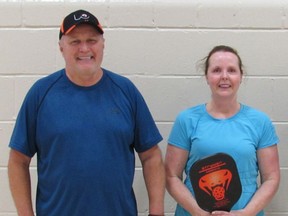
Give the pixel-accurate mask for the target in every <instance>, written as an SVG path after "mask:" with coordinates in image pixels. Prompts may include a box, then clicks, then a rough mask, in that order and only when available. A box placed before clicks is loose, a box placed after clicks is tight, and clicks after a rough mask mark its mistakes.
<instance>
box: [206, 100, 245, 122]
mask: <svg viewBox="0 0 288 216" xmlns="http://www.w3.org/2000/svg"><path fill="white" fill-rule="evenodd" d="M240 107H241V105H240V103H239V102H238V101H236V100H235V101H229V102H227V101H221V102H217V101H214V100H211V101H210V102H208V103H207V104H206V110H207V112H208V113H209V114H210V115H211V116H213V117H215V118H224V119H225V118H229V117H231V116H233V115H235V114H236V113H237V112H239V110H240Z"/></svg>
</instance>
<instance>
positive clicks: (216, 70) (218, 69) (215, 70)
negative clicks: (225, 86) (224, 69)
mask: <svg viewBox="0 0 288 216" xmlns="http://www.w3.org/2000/svg"><path fill="white" fill-rule="evenodd" d="M219 72H221V70H220V68H215V69H214V70H213V73H219Z"/></svg>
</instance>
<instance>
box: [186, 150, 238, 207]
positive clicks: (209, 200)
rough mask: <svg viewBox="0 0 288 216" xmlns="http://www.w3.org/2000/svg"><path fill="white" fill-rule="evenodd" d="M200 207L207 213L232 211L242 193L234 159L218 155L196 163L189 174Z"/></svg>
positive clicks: (221, 154) (226, 155)
mask: <svg viewBox="0 0 288 216" xmlns="http://www.w3.org/2000/svg"><path fill="white" fill-rule="evenodd" d="M189 176H190V181H191V184H192V187H193V190H194V193H195V199H196V201H197V203H198V205H199V206H200V207H201V208H202V209H203V210H205V211H208V212H212V211H215V210H221V211H228V212H229V211H230V210H231V208H232V207H233V205H234V204H235V203H236V202H237V201H238V199H239V198H240V196H241V193H242V186H241V181H240V178H239V174H238V170H237V166H236V163H235V161H234V159H233V158H232V157H231V156H230V155H228V154H225V153H217V154H214V155H211V156H208V157H205V158H203V159H200V160H198V161H196V162H195V163H194V164H193V165H192V167H191V169H190V172H189Z"/></svg>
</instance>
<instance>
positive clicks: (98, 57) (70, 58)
mask: <svg viewBox="0 0 288 216" xmlns="http://www.w3.org/2000/svg"><path fill="white" fill-rule="evenodd" d="M59 47H60V51H61V53H62V55H63V57H64V60H65V63H66V73H67V75H68V76H69V77H70V78H72V81H73V79H74V78H75V79H76V80H77V79H79V78H80V79H81V78H83V77H86V78H87V77H91V78H93V77H94V78H95V77H97V74H98V76H99V74H101V71H102V70H101V63H102V60H103V50H104V38H103V35H101V34H100V33H99V32H98V31H97V30H96V29H95V28H94V27H93V26H91V25H89V24H81V25H79V26H77V27H75V28H74V29H73V30H72V31H71V32H70V33H69V34H67V35H63V36H62V38H61V40H60V41H59Z"/></svg>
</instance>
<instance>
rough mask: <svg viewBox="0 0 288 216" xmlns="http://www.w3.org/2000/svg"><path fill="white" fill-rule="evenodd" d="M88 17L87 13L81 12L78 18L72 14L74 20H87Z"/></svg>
mask: <svg viewBox="0 0 288 216" xmlns="http://www.w3.org/2000/svg"><path fill="white" fill-rule="evenodd" d="M89 18H90V17H89V16H88V15H87V14H82V15H81V16H80V17H79V18H77V17H76V16H75V15H74V20H75V21H78V20H81V19H84V20H87V19H89Z"/></svg>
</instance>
